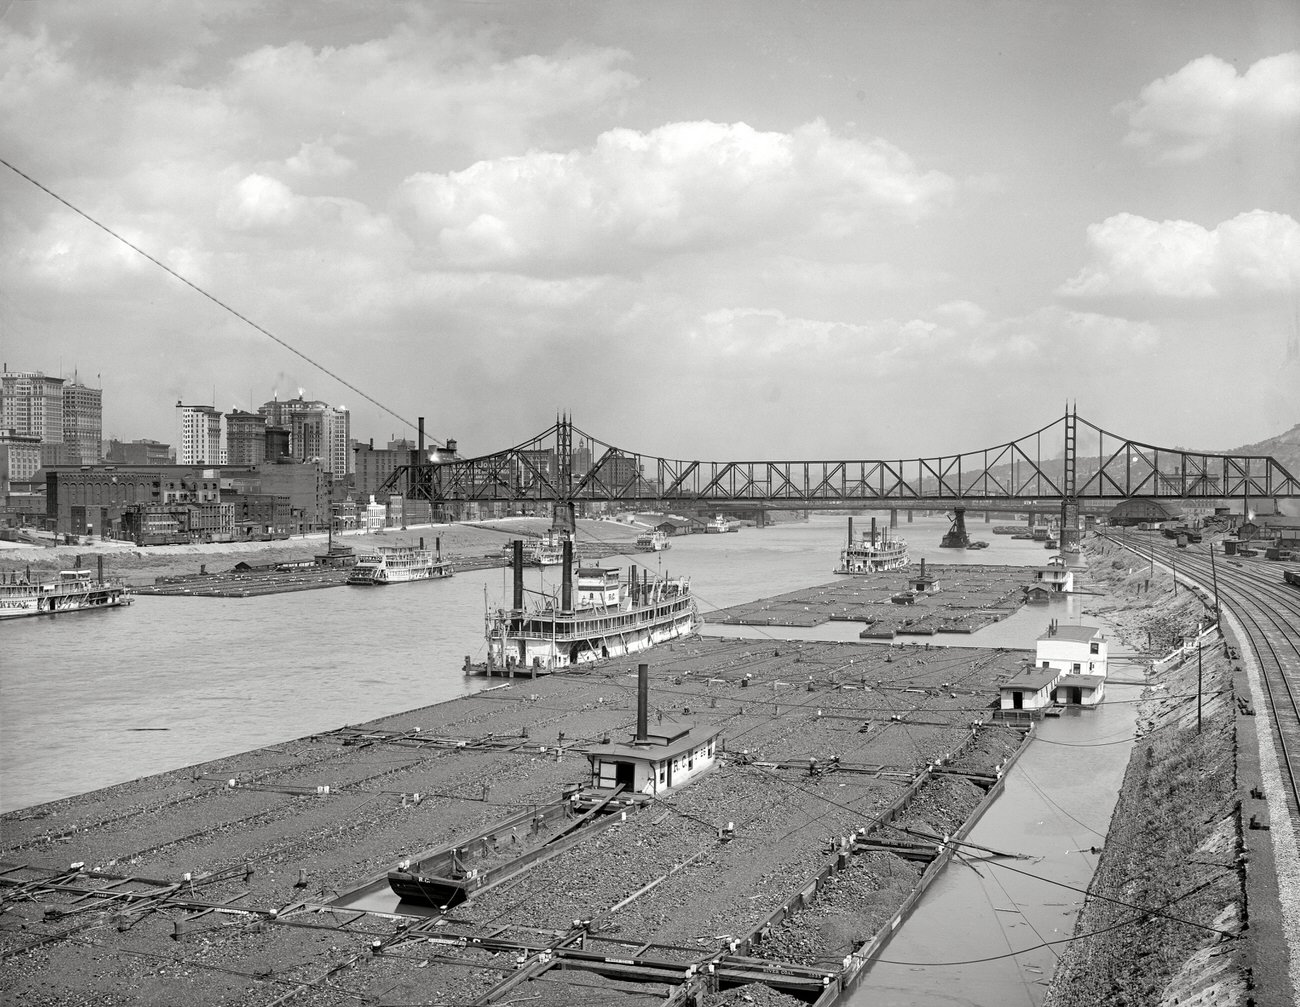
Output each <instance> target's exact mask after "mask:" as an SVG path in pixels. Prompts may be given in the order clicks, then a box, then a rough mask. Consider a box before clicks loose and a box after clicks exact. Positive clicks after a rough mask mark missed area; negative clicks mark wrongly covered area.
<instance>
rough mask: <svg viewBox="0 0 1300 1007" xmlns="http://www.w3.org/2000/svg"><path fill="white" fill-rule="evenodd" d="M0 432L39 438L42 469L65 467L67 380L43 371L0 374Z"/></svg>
mask: <svg viewBox="0 0 1300 1007" xmlns="http://www.w3.org/2000/svg"><path fill="white" fill-rule="evenodd" d="M0 429H4V430H12V431H14V432H15V433H17V434H22V435H25V436H28V437H39V438H40V444H41V464H42V465H58V464H65V463H66V462H67V461H68V460H69V454H68V450H67V449H66V448H65V447H64V446H63V379H62V378H51V377H48V376H47V375H45V374H43V373H42V372H40V371H8V370H6V371H4V372H3V373H0Z"/></svg>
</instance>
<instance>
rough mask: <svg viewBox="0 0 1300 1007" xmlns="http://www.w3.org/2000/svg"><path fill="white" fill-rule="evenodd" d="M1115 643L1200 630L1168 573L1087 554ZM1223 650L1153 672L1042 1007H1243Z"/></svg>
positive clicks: (1228, 667) (1139, 643)
mask: <svg viewBox="0 0 1300 1007" xmlns="http://www.w3.org/2000/svg"><path fill="white" fill-rule="evenodd" d="M1089 565H1090V569H1089V574H1090V580H1091V582H1092V583H1093V584H1095V585H1097V586H1098V587H1100V588H1102V589H1104V590H1108V591H1109V592H1110V597H1111V599H1112V602H1113V603H1114V604H1115V605H1116V606H1117V611H1115V612H1114V614H1111V615H1109V618H1111V620H1112V622H1114V623H1116V624H1117V625H1119V627H1120V631H1121V643H1123V644H1127V645H1129V646H1130V647H1132V648H1133V649H1134V650H1147V649H1148V647H1147V640H1148V639H1150V640H1151V646H1150V652H1152V653H1153V654H1156V655H1158V654H1159V653H1161V652H1162V651H1163V650H1166V649H1167V648H1168V647H1169V645H1170V644H1171V643H1175V642H1177V641H1178V640H1179V639H1181V638H1182V637H1184V636H1190V635H1191V633H1192V632H1193V631H1194V629H1195V627H1196V624H1197V622H1198V620H1200V619H1202V618H1205V617H1207V615H1208V613H1207V612H1206V611H1205V609H1204V606H1203V605H1202V603H1201V601H1200V600H1199V599H1198V598H1197V597H1196V596H1195V595H1194V594H1193V593H1192V592H1191V591H1188V590H1186V589H1185V588H1182V587H1180V588H1179V590H1178V593H1177V595H1176V596H1175V594H1174V592H1173V584H1172V579H1171V576H1170V574H1169V573H1168V571H1162V570H1161V569H1160V568H1159V567H1156V568H1155V570H1154V571H1152V570H1151V569H1150V567H1149V565H1148V564H1146V563H1143V562H1141V561H1140V560H1137V559H1135V558H1133V557H1132V554H1130V553H1127V552H1124V551H1121V550H1119V549H1118V548H1117V547H1110V546H1104V545H1101V544H1100V543H1098V546H1097V548H1096V549H1094V551H1093V552H1091V553H1090V554H1089ZM1232 671H1233V669H1232V663H1231V662H1230V661H1229V660H1228V659H1227V656H1226V654H1225V647H1224V646H1223V645H1222V644H1219V645H1216V646H1213V647H1209V646H1207V647H1206V648H1205V649H1204V651H1203V653H1202V654H1201V662H1200V667H1199V674H1200V676H1201V695H1202V701H1201V703H1200V721H1199V727H1198V718H1197V708H1198V702H1197V679H1198V661H1197V655H1196V654H1195V653H1194V652H1192V653H1190V654H1189V655H1188V656H1187V657H1186V658H1183V659H1181V660H1174V661H1170V662H1161V663H1159V664H1157V666H1156V670H1155V672H1154V674H1153V676H1152V679H1151V686H1150V688H1148V689H1147V690H1146V692H1145V693H1144V697H1143V703H1142V707H1141V710H1140V716H1139V723H1138V731H1139V737H1138V741H1137V743H1136V745H1135V746H1134V749H1133V755H1132V757H1131V759H1130V761H1129V766H1128V770H1127V772H1126V774H1125V778H1124V784H1123V787H1122V789H1121V791H1120V795H1119V801H1118V803H1117V804H1116V806H1115V811H1114V814H1113V816H1112V818H1111V826H1110V831H1109V832H1108V834H1107V838H1106V847H1105V851H1104V853H1103V855H1102V858H1101V863H1100V865H1099V867H1098V870H1097V874H1096V876H1095V877H1094V879H1093V883H1092V885H1091V887H1090V895H1091V897H1090V898H1089V899H1088V901H1087V903H1086V904H1085V906H1084V909H1083V912H1082V913H1081V914H1080V917H1079V920H1078V923H1077V926H1076V930H1075V939H1074V940H1073V941H1072V942H1071V943H1070V944H1069V945H1066V946H1065V947H1064V948H1063V949H1062V959H1061V963H1060V965H1059V966H1058V967H1057V971H1056V975H1055V977H1054V979H1053V982H1052V987H1051V990H1050V992H1049V994H1048V997H1047V1000H1046V1005H1047V1007H1098V1005H1126V1007H1127V1005H1136V1004H1160V1003H1166V1004H1167V1003H1206V1004H1209V1003H1213V1004H1224V1005H1226V1004H1238V1003H1245V1002H1246V990H1247V988H1248V986H1247V969H1246V962H1245V960H1244V957H1243V954H1242V949H1241V946H1240V945H1241V942H1239V941H1237V940H1236V939H1235V938H1236V937H1237V936H1238V935H1239V934H1240V932H1241V930H1242V928H1243V919H1242V915H1243V907H1244V905H1245V902H1244V871H1245V864H1244V860H1243V858H1242V856H1241V851H1242V842H1241V828H1242V823H1241V819H1240V815H1239V813H1238V803H1237V778H1236V777H1237V751H1236V746H1237V738H1236V718H1237V715H1238V703H1237V696H1236V695H1235V693H1234V688H1233V674H1232Z"/></svg>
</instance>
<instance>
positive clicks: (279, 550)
mask: <svg viewBox="0 0 1300 1007" xmlns="http://www.w3.org/2000/svg"><path fill="white" fill-rule="evenodd" d="M550 524H551V522H550V519H549V518H527V517H520V518H503V519H500V520H495V521H482V522H474V523H456V524H437V525H424V526H420V525H415V526H411V527H408V528H403V529H389V530H387V531H385V532H383V533H382V534H360V533H356V532H347V533H345V534H336V535H335V536H334V539H333V541H334V544H335V546H347V547H349V548H351V549H353V550H360V549H364V548H371V547H374V546H379V545H418V544H419V542H420V540H421V539H423V540H424V544H425V547H426V548H429V549H433V548H434V547H435V545H436V544H440V547H441V550H442V553H443V555H445V556H447V557H449V558H451V559H452V560H453V561H455V559H457V558H459V557H472V558H475V559H479V558H482V557H483V556H486V555H487V554H489V553H495V554H499V553H500V551H501V549H502V547H503V546H504V545H505V544H506V543H507V542H509V541H510V540H511V539H512V538H519V537H526V536H536V535H541V534H542V533H543V532H544V531H545V530H546V529H547V528H549V527H550ZM644 530H645V529H644V527H642V526H640V525H636V524H626V523H623V522H619V521H606V520H592V519H588V518H580V519H579V520H578V536H579V538H580V539H581V540H582V541H584V542H589V543H607V544H609V545H610V546H612V547H624V548H625V547H627V546H630V545H631V544H632V543H634V542H635V541H636V538H637V536H638V535H640V534H641V532H643V531H644ZM329 542H330V538H329V536H328V535H327V534H326V533H324V532H318V533H313V534H310V535H301V536H297V537H295V538H287V539H277V540H273V541H270V542H212V543H191V544H186V545H160V546H147V547H142V546H136V545H135V544H134V543H131V542H119V541H115V540H112V539H91V538H87V539H85V540H84V541H83V542H82V543H81V544H79V545H62V544H55V541H54V540H53V539H51V542H50V544H49V545H47V546H44V547H40V546H27V545H21V546H20V545H15V544H14V543H0V546H4V547H5V548H0V571H4V572H11V571H13V572H16V571H24V572H25V570H26V569H27V568H28V567H30V568H31V571H32V573H33V575H34V576H49V575H52V574H54V573H57V572H58V571H59V570H66V569H70V568H71V567H73V566H74V565H76V563H77V562H78V558H80V563H81V565H82V566H84V567H94V566H95V565H96V564H97V563H98V562H99V559H100V557H102V558H103V562H104V572H105V575H107V576H111V577H118V578H121V579H123V580H125V581H126V582H127V583H128V584H151V583H153V581H154V579H155V578H158V577H179V576H186V575H190V574H198V573H200V572H202V571H206V572H209V573H213V572H217V571H225V570H228V569H230V568H232V567H233V566H234V565H235V564H236V563H240V562H244V563H249V564H252V565H261V564H265V563H287V562H297V561H302V560H311V559H313V558H314V557H315V556H316V555H317V554H320V553H324V552H325V551H326V550H327V548H328V546H329Z"/></svg>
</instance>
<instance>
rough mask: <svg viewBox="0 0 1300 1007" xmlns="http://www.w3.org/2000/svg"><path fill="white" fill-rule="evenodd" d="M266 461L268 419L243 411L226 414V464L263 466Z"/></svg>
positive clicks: (258, 414)
mask: <svg viewBox="0 0 1300 1007" xmlns="http://www.w3.org/2000/svg"><path fill="white" fill-rule="evenodd" d="M264 461H266V417H265V416H263V415H261V414H260V413H246V412H244V411H243V410H242V409H236V410H234V411H233V412H229V413H226V462H227V463H228V464H230V465H261V464H262V462H264Z"/></svg>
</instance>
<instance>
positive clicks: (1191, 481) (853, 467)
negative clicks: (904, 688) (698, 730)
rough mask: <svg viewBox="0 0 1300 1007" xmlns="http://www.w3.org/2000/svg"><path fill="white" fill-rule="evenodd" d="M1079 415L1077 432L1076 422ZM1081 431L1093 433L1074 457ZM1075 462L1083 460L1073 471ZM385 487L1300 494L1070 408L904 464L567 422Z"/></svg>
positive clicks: (658, 492) (885, 499) (728, 498)
mask: <svg viewBox="0 0 1300 1007" xmlns="http://www.w3.org/2000/svg"><path fill="white" fill-rule="evenodd" d="M1071 419H1073V421H1074V423H1075V424H1076V427H1075V428H1070V426H1069V423H1070V421H1071ZM1076 430H1077V432H1078V433H1079V434H1080V435H1081V436H1080V437H1079V439H1078V441H1077V442H1076V443H1074V444H1073V448H1074V450H1073V451H1069V450H1068V445H1069V444H1070V440H1071V438H1072V437H1073V435H1074V433H1075V432H1076ZM1089 431H1090V432H1091V433H1089ZM574 435H577V437H578V438H580V440H581V444H582V446H581V447H579V448H575V447H573V445H574V444H575V443H578V442H577V441H575V439H574ZM1092 435H1095V437H1096V450H1095V452H1094V451H1093V449H1092V448H1093V443H1092ZM561 451H563V452H564V454H566V455H567V457H561ZM1067 455H1069V456H1071V457H1072V458H1073V461H1074V468H1073V470H1072V471H1071V470H1069V468H1068V465H1067ZM1071 487H1073V489H1074V493H1073V494H1071V493H1070V488H1071ZM381 489H389V490H393V491H405V492H407V494H408V495H409V496H413V497H415V498H417V499H427V500H428V501H429V502H431V503H434V504H449V503H458V502H473V501H479V502H497V501H499V502H506V503H513V502H520V503H548V502H551V503H554V502H561V501H565V500H572V501H586V502H592V503H598V502H610V503H623V504H628V505H638V504H644V505H652V504H653V505H663V504H667V503H674V502H680V503H683V504H688V505H690V504H697V505H706V506H707V505H710V504H740V503H743V504H756V505H772V506H790V507H797V508H805V507H811V508H817V507H821V508H833V507H862V506H870V505H877V506H906V505H908V504H912V505H928V506H933V507H945V506H953V505H955V504H959V503H963V504H966V505H970V506H975V505H983V506H996V505H999V504H1001V505H1006V506H1015V505H1029V504H1042V503H1048V502H1056V501H1062V500H1064V499H1065V498H1066V497H1067V496H1072V497H1073V499H1075V500H1078V501H1107V500H1114V501H1118V500H1121V499H1125V498H1128V497H1156V498H1167V499H1211V498H1214V499H1220V498H1240V497H1297V496H1300V481H1297V480H1296V478H1295V477H1294V476H1292V475H1291V474H1290V473H1289V472H1287V470H1286V469H1285V468H1284V467H1283V466H1282V465H1280V464H1279V463H1278V462H1277V461H1276V460H1274V459H1273V458H1271V457H1268V456H1254V455H1226V454H1207V453H1204V452H1195V451H1185V450H1183V449H1181V448H1162V447H1157V446H1155V445H1151V444H1144V443H1142V442H1139V441H1134V440H1130V439H1127V438H1121V437H1117V436H1116V435H1114V434H1110V433H1108V432H1106V431H1105V430H1103V429H1101V428H1100V427H1098V426H1095V425H1094V424H1091V423H1089V422H1087V421H1086V420H1083V419H1082V418H1080V417H1079V416H1078V415H1077V413H1076V414H1073V416H1071V414H1070V413H1068V412H1067V414H1066V416H1065V417H1064V418H1063V419H1059V420H1056V421H1055V422H1053V423H1050V424H1048V425H1047V426H1045V427H1042V428H1040V429H1038V430H1035V431H1033V432H1032V433H1029V434H1026V435H1025V436H1023V437H1019V438H1017V439H1016V440H1013V441H1009V442H1007V443H1005V444H999V445H996V446H994V447H990V448H982V449H980V450H977V451H968V452H964V453H961V454H955V455H939V456H936V457H933V458H915V459H900V460H897V461H894V460H861V459H857V460H844V459H839V460H830V461H758V460H755V461H728V462H724V461H712V462H709V461H699V460H683V459H673V458H661V457H655V456H649V455H642V454H638V453H637V452H634V451H627V450H624V449H622V448H618V447H615V446H613V445H609V444H606V443H604V442H602V441H600V440H598V439H597V438H595V437H592V436H591V435H589V434H586V433H584V432H583V431H581V430H578V429H577V428H576V427H574V426H572V424H571V422H570V421H569V420H568V419H567V418H561V419H557V421H556V423H555V425H553V426H552V427H550V428H549V429H547V430H546V431H544V432H543V433H541V434H539V435H538V436H536V437H534V438H532V439H531V440H529V441H526V442H524V443H522V444H519V445H516V446H515V447H513V448H509V449H507V450H505V451H500V452H496V453H494V454H490V455H483V456H481V457H478V458H467V459H454V460H451V461H443V462H439V463H430V464H427V465H407V466H402V467H400V468H399V469H398V470H397V471H396V472H395V473H394V474H393V476H392V477H390V478H389V480H388V481H387V482H386V483H385V485H384V487H381Z"/></svg>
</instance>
